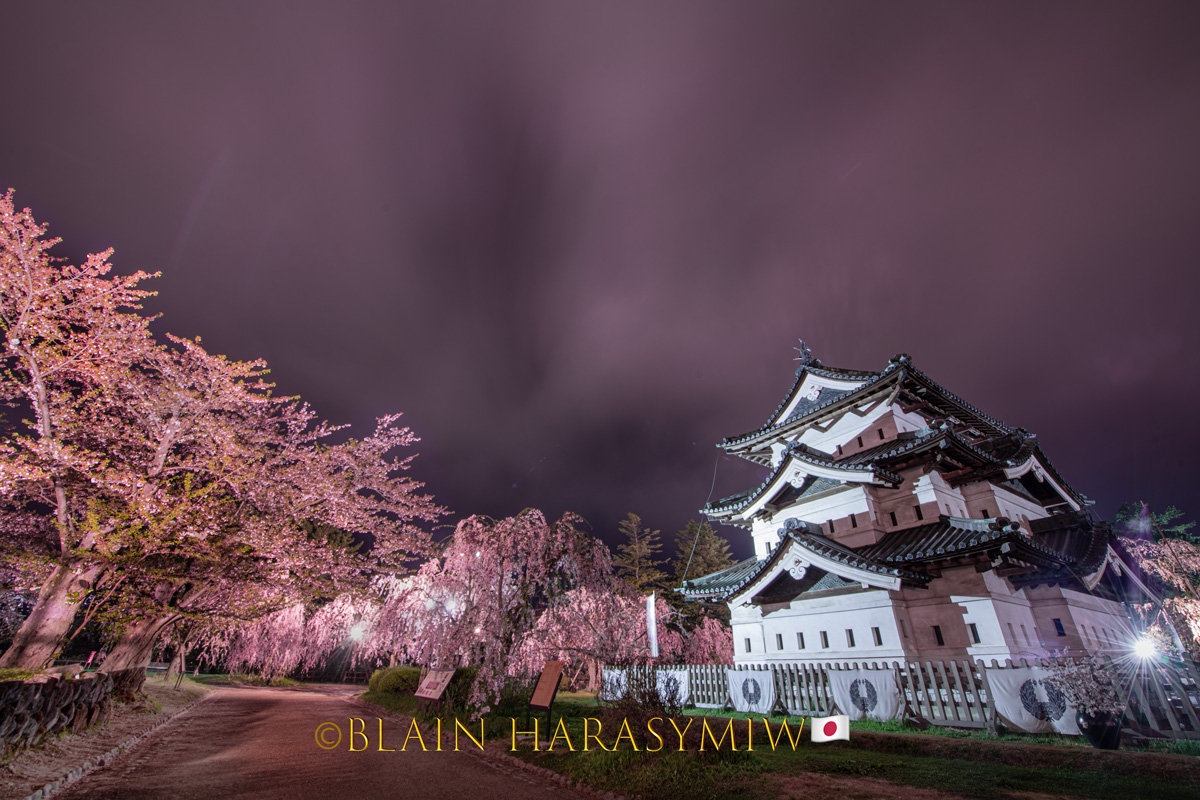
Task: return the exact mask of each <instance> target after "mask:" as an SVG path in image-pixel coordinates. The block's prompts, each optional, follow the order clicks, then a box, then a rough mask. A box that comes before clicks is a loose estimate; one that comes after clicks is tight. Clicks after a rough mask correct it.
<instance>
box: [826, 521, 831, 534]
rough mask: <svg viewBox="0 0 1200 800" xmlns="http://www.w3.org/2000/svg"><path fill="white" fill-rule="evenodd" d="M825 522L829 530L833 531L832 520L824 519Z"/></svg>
mask: <svg viewBox="0 0 1200 800" xmlns="http://www.w3.org/2000/svg"><path fill="white" fill-rule="evenodd" d="M825 522H826V524H827V525H828V526H829V532H830V533H833V520H831V519H830V520H826V521H825Z"/></svg>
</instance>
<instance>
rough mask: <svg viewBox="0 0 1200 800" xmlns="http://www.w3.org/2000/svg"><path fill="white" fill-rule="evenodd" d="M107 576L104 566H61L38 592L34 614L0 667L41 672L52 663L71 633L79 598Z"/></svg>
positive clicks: (20, 631) (7, 652) (6, 653)
mask: <svg viewBox="0 0 1200 800" xmlns="http://www.w3.org/2000/svg"><path fill="white" fill-rule="evenodd" d="M103 574H104V567H87V568H83V569H80V568H79V566H78V565H74V566H68V565H65V564H59V565H58V566H56V567H55V568H54V571H53V572H51V573H50V577H49V578H47V579H46V582H45V583H43V584H42V588H41V591H39V592H38V598H37V602H36V603H34V606H33V611H31V612H30V613H29V616H28V617H27V618H26V619H25V622H24V623H22V624H21V629H20V630H18V631H17V635H16V636H15V637H14V638H13V642H12V645H10V646H9V648H8V650H6V651H5V653H4V655H3V656H0V668H2V667H17V668H19V669H41V668H42V667H44V666H46V665H47V664H49V663H50V661H51V659H53V658H54V654H55V651H57V650H58V647H59V642H61V641H62V639H63V637H64V636H66V635H67V633H69V632H70V630H71V623H72V622H73V621H74V620H75V614H76V612H78V611H79V599H80V598H81V597H82V596H83V595H86V594H87V592H88V591H90V590H91V589H92V588H93V587H94V586H95V584H96V581H97V580H99V578H100V577H101V576H102V575H103Z"/></svg>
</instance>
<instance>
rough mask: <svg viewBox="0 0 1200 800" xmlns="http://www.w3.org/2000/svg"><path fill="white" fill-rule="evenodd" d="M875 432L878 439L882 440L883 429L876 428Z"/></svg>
mask: <svg viewBox="0 0 1200 800" xmlns="http://www.w3.org/2000/svg"><path fill="white" fill-rule="evenodd" d="M876 430H878V431H879V438H880V439H882V438H883V428H877V429H876Z"/></svg>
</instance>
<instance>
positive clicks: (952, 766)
mask: <svg viewBox="0 0 1200 800" xmlns="http://www.w3.org/2000/svg"><path fill="white" fill-rule="evenodd" d="M362 699H364V700H366V701H368V702H373V703H376V704H378V705H380V706H382V707H384V708H386V709H388V710H389V711H394V712H398V713H402V714H409V715H414V714H415V713H416V701H415V699H414V698H412V697H411V696H405V695H390V694H387V693H367V694H365V695H363V697H362ZM695 713H698V714H702V715H703V717H704V719H698V718H697V717H696V716H690V715H689V716H681V717H679V718H678V722H677V724H678V726H679V728H685V727H686V726H687V725H688V722H689V721H690V722H691V724H692V727H691V731H690V733H689V734H688V735H687V736H686V737H685V741H684V750H683V751H682V752H681V751H680V749H679V745H680V742H679V739H678V737H677V736H676V734H675V733H674V732H673V731H672V728H671V727H670V725H669V724H668V723H667V722H665V721H663V722H659V723H655V725H656V728H657V730H658V731H659V733H660V734H661V735H662V738H663V740H664V741H662V742H657V741H655V740H654V738H651V737H649V736H647V735H646V733H645V731H646V728H645V718H642V719H641V720H640V721H639V720H635V719H632V718H631V719H630V730H631V731H632V732H633V735H632V736H631V737H630V736H626V737H623V738H619V733H620V732H621V731H620V723H621V718H619V717H614V716H613V709H611V708H606V707H598V706H596V705H595V704H594V703H592V702H589V701H588V699H587V698H586V697H580V698H561V697H560V701H559V702H557V703H556V704H555V714H554V717H553V727H552V728H551V729H550V730H549V731H547V730H546V727H545V726H546V723H545V714H544V713H543V714H542V715H541V718H540V721H539V723H538V730H539V733H540V739H541V746H540V747H539V749H537V750H535V749H534V745H533V740H532V737H528V736H527V737H524V738H520V737H519V738H518V739H517V746H516V748H515V750H514V749H513V748H512V746H511V743H512V738H511V737H512V724H511V722H510V719H511V718H516V720H517V729H518V731H520V730H523V729H525V727H526V726H525V709H524V707H523V706H522V707H513V708H501V709H497V710H496V711H495V712H493V713H492V714H490V715H489V716H488V718H487V722H486V725H485V730H486V735H487V738H488V739H490V740H493V741H494V742H497V744H496V745H493V746H498V747H501V748H502V749H503V750H505V751H507V752H511V753H512V755H515V756H517V757H519V758H522V759H524V760H526V761H529V762H531V763H534V764H536V765H538V766H541V767H546V768H549V769H552V770H554V771H556V772H559V773H561V774H563V775H566V776H568V777H570V778H572V779H574V780H576V781H579V782H582V783H586V784H588V785H589V786H592V787H594V788H596V789H599V790H602V791H612V792H618V793H621V794H625V795H628V796H630V797H645V798H655V800H676V799H678V800H699V799H700V798H714V799H717V798H733V797H737V798H746V800H758V799H759V798H764V799H765V798H768V797H775V796H777V794H778V793H779V791H780V790H781V787H782V786H783V785H784V784H785V783H786V782H788V781H789V780H791V781H793V782H794V780H795V779H796V778H795V776H804V775H808V776H812V775H813V774H814V773H815V774H820V775H823V776H827V779H828V780H829V781H832V782H833V783H834V784H835V785H836V786H840V787H842V788H843V789H846V788H847V787H848V788H849V789H854V786H853V784H854V783H855V782H856V781H857V782H859V783H862V781H861V779H864V778H865V779H878V780H882V781H886V782H888V783H891V784H896V785H900V786H908V787H914V789H916V790H918V791H921V790H941V791H946V792H951V793H954V794H958V795H962V796H966V797H973V798H982V799H983V800H993V798H1007V797H1013V796H1016V795H1020V794H1027V793H1034V794H1041V795H1046V796H1052V797H1053V796H1061V797H1074V798H1098V799H1100V798H1109V797H1116V796H1133V797H1155V798H1156V800H1157V799H1158V798H1161V799H1162V800H1194V798H1195V797H1196V786H1197V785H1200V762H1197V761H1193V760H1192V759H1185V758H1180V757H1178V756H1170V755H1158V754H1153V753H1132V752H1118V753H1107V752H1101V751H1095V750H1092V749H1091V748H1089V747H1086V746H1082V745H1080V744H1079V742H1078V741H1077V740H1075V739H1074V738H1072V737H1057V736H1046V737H1033V736H1017V735H1008V736H1005V737H1002V738H1001V739H999V740H997V739H990V740H988V739H987V738H986V734H983V733H976V732H963V731H946V730H941V731H930V732H926V733H924V734H921V733H918V732H916V731H915V730H913V729H911V728H904V727H903V726H901V725H898V724H895V723H874V722H863V723H858V722H856V723H853V727H852V733H851V740H850V741H849V742H835V743H828V744H813V743H812V742H811V741H810V740H809V733H808V730H807V726H806V729H805V730H804V732H803V734H802V736H800V737H799V739H798V740H797V741H796V744H795V748H794V750H793V748H792V746H791V745H790V744H789V743H788V742H787V739H786V737H783V738H780V736H779V725H780V723H782V722H783V721H784V718H783V717H774V718H771V720H770V724H771V730H772V735H774V736H775V737H776V742H777V745H776V747H775V748H774V750H772V748H771V746H770V744H769V743H768V740H767V736H766V731H765V729H764V727H763V723H762V720H761V718H759V717H756V718H754V722H753V728H754V750H753V751H752V752H751V751H748V750H747V749H746V739H745V731H746V727H745V722H743V721H742V720H745V719H746V717H747V715H743V714H731V713H721V712H717V711H709V710H701V711H699V712H695ZM442 716H443V719H444V720H448V719H449V718H451V717H453V716H454V713H453V711H452V710H448V711H445V712H443V714H442ZM560 719H561V728H560V727H559V725H560ZM589 720H591V721H590V722H589ZM597 720H598V721H599V722H600V723H601V725H600V727H598V726H597V723H596V721H597ZM787 721H788V723H789V726H790V727H791V729H792V731H793V735H794V732H795V729H796V727H797V723H798V722H799V719H798V718H796V717H790V718H787ZM706 723H707V725H708V726H709V730H711V731H712V732H713V734H714V736H713V738H711V739H709V740H708V741H707V742H706V743H705V744H706V749H705V751H704V752H701V751H700V750H699V745H700V743H701V740H700V736H699V733H700V731H701V729H702V726H703V725H705V724H706ZM731 724H732V726H733V731H734V733H735V735H736V744H737V747H738V749H737V750H736V751H734V750H731V749H730V743H729V741H728V740H724V741H723V744H722V746H720V747H714V746H713V742H714V741H715V740H718V739H721V736H722V734H723V733H724V732H725V729H726V727H727V726H729V725H731ZM597 732H598V738H597ZM589 733H590V734H593V736H592V738H590V739H589V738H587V736H586V735H587V734H589ZM897 734H904V735H897ZM931 734H932V735H931ZM552 736H555V739H554V741H553V744H554V748H553V749H552V750H548V749H547V747H546V745H547V743H548V742H549V740H550V739H551V737H552ZM635 744H636V746H637V748H638V749H636V750H635V749H634V745H635ZM614 745H615V747H614ZM1052 745H1053V746H1052ZM1062 745H1067V746H1062ZM571 748H573V750H572V749H571ZM585 748H586V749H585ZM805 780H807V779H805ZM881 786H882V788H881ZM885 790H886V785H880V784H877V783H870V784H865V783H864V784H863V785H862V786H861V787H860V788H859V789H858V792H859V794H860V795H862V794H864V793H865V794H866V795H867V796H873V795H874V794H877V793H878V792H880V791H885ZM910 791H911V790H910Z"/></svg>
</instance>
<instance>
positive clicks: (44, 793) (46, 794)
mask: <svg viewBox="0 0 1200 800" xmlns="http://www.w3.org/2000/svg"><path fill="white" fill-rule="evenodd" d="M210 697H212V693H209V694H206V695H204V696H203V697H198V698H196V699H195V700H193V701H192V702H190V703H188V704H187V705H186V706H184V707H183V708H181V709H179V710H178V711H176V712H175V713H174V714H172V715H171V716H169V717H167V718H166V719H161V720H158V721H157V722H155V723H153V724H151V725H150V726H149V727H148V728H146V729H145V730H143V731H142V732H141V733H137V734H134V735H133V736H131V737H129V738H128V739H126V740H125V741H123V742H121V743H120V744H118V745H116V746H115V747H113V748H111V749H109V750H107V751H105V752H103V753H101V754H100V755H98V756H93V757H92V758H89V759H87V760H86V761H84V762H83V763H82V764H80V765H79V766H77V767H75V768H74V769H72V770H70V771H68V772H67V773H66V774H65V775H63V776H62V777H60V778H58V779H56V780H53V781H50V782H49V783H47V784H45V785H44V786H42V787H41V788H40V789H35V790H34V792H33V793H32V794H30V795H29V796H28V797H26V798H25V800H49V798H51V797H53V796H54V795H55V794H58V793H59V792H61V791H62V790H64V789H66V788H67V787H69V786H72V785H73V784H75V783H76V782H77V781H79V780H81V779H82V778H85V777H86V776H88V775H90V774H91V773H93V772H95V771H96V770H98V769H100V768H101V767H103V766H106V765H107V764H108V763H109V762H110V761H112V760H113V759H114V758H116V757H117V756H119V755H121V754H122V753H124V752H125V751H126V750H128V749H129V748H131V747H133V746H135V745H137V744H140V743H141V742H142V741H143V740H145V739H146V738H147V737H149V736H150V734H152V733H154V732H156V731H157V730H158V729H159V728H161V727H162V726H164V725H166V724H167V723H168V722H172V721H174V720H175V719H177V718H179V717H180V716H182V715H183V714H186V713H187V712H189V711H191V710H192V709H193V708H195V707H196V706H197V705H198V704H200V703H203V702H204V701H205V700H207V699H208V698H210Z"/></svg>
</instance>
